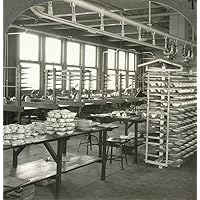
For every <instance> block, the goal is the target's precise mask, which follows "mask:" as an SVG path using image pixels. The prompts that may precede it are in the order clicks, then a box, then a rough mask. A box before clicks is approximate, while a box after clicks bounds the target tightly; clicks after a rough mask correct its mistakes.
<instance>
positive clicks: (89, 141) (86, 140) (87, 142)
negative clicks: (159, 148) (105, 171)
mask: <svg viewBox="0 0 200 200" xmlns="http://www.w3.org/2000/svg"><path fill="white" fill-rule="evenodd" d="M93 139H95V140H96V143H93ZM92 145H99V142H98V138H97V137H96V136H95V135H92V134H91V133H88V134H87V135H84V136H82V137H81V140H80V143H79V145H78V152H79V149H80V147H81V146H85V147H86V148H87V154H88V149H89V147H90V150H92Z"/></svg>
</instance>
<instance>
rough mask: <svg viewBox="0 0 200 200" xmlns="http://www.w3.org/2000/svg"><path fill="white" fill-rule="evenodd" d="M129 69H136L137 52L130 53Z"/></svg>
mask: <svg viewBox="0 0 200 200" xmlns="http://www.w3.org/2000/svg"><path fill="white" fill-rule="evenodd" d="M128 63H129V64H128V65H129V71H135V54H134V53H129V62H128Z"/></svg>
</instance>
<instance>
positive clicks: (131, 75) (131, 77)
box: [128, 71, 135, 88]
mask: <svg viewBox="0 0 200 200" xmlns="http://www.w3.org/2000/svg"><path fill="white" fill-rule="evenodd" d="M128 74H129V76H128V86H132V85H133V88H135V72H131V71H130V72H129V73H128Z"/></svg>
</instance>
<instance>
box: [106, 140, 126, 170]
mask: <svg viewBox="0 0 200 200" xmlns="http://www.w3.org/2000/svg"><path fill="white" fill-rule="evenodd" d="M128 141H129V140H127V139H121V138H112V137H110V138H108V139H107V156H106V161H107V160H110V164H112V161H113V160H115V161H120V162H121V168H122V169H124V164H123V160H124V158H125V160H126V164H128V161H127V153H126V143H127V142H128ZM114 147H115V148H119V149H120V155H114V154H113V148H114ZM109 150H110V155H109Z"/></svg>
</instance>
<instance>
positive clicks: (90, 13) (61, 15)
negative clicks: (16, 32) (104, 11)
mask: <svg viewBox="0 0 200 200" xmlns="http://www.w3.org/2000/svg"><path fill="white" fill-rule="evenodd" d="M156 8H163V7H162V6H160V5H155V6H152V9H156ZM144 9H146V10H148V9H149V8H144V7H141V8H125V9H121V10H119V9H116V10H110V12H113V13H116V12H121V11H124V12H130V11H138V10H144ZM94 14H97V13H96V12H91V11H89V12H81V13H76V16H81V15H94ZM55 16H56V17H71V16H72V14H71V13H70V14H69V13H67V14H57V15H55Z"/></svg>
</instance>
